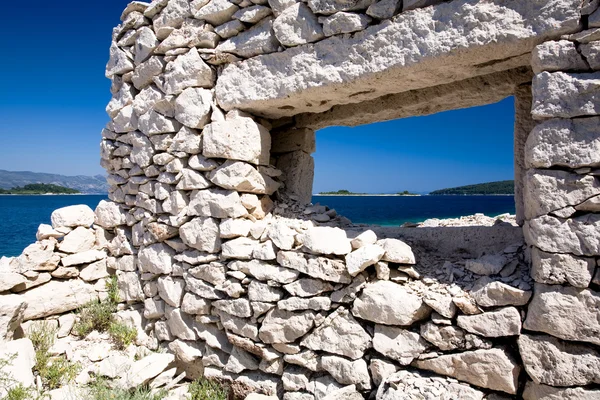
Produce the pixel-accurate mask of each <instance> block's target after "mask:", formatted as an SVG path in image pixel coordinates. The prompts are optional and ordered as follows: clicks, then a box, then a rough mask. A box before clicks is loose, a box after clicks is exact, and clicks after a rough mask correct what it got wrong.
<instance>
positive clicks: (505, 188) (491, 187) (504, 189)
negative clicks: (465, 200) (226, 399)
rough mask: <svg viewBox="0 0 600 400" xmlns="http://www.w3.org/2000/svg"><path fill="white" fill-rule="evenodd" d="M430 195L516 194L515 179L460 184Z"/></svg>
mask: <svg viewBox="0 0 600 400" xmlns="http://www.w3.org/2000/svg"><path fill="white" fill-rule="evenodd" d="M429 194H430V195H443V194H445V195H448V194H455V195H476V194H487V195H493V194H515V181H498V182H488V183H480V184H478V185H468V186H460V187H455V188H450V189H442V190H435V191H433V192H431V193H429Z"/></svg>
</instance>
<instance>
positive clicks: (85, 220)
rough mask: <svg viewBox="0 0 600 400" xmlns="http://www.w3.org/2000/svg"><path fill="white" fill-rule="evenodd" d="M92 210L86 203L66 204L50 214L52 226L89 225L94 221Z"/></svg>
mask: <svg viewBox="0 0 600 400" xmlns="http://www.w3.org/2000/svg"><path fill="white" fill-rule="evenodd" d="M94 218H95V214H94V211H93V210H92V209H91V208H90V207H88V206H86V205H77V206H68V207H64V208H59V209H58V210H55V211H54V212H53V213H52V215H51V216H50V220H51V221H52V227H53V228H60V227H65V226H66V227H70V228H74V227H77V226H83V227H89V226H90V225H92V224H93V223H94Z"/></svg>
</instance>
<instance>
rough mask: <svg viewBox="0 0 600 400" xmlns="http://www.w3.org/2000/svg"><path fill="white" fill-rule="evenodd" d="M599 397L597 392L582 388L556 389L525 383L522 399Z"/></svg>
mask: <svg viewBox="0 0 600 400" xmlns="http://www.w3.org/2000/svg"><path fill="white" fill-rule="evenodd" d="M598 396H600V391H598V390H593V389H592V390H588V389H584V388H556V387H552V386H546V385H537V384H535V383H533V382H527V385H526V386H525V391H524V392H523V399H525V400H595V399H597V398H598Z"/></svg>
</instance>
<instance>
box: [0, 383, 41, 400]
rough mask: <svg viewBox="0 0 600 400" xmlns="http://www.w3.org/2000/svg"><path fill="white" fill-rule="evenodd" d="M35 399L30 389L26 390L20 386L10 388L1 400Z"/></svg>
mask: <svg viewBox="0 0 600 400" xmlns="http://www.w3.org/2000/svg"><path fill="white" fill-rule="evenodd" d="M35 398H37V396H36V394H35V392H34V391H33V389H32V388H26V387H25V386H23V385H22V384H18V385H17V386H15V387H12V388H10V389H9V390H8V392H6V396H4V397H3V398H2V400H31V399H35Z"/></svg>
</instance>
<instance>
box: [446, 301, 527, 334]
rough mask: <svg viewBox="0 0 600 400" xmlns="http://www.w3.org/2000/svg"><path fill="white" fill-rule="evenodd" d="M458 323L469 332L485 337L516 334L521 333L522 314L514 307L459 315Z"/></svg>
mask: <svg viewBox="0 0 600 400" xmlns="http://www.w3.org/2000/svg"><path fill="white" fill-rule="evenodd" d="M456 323H457V324H458V326H460V327H461V328H463V329H464V330H466V331H468V332H471V333H475V334H477V335H481V336H485V337H502V336H516V335H519V334H520V333H521V314H520V313H519V310H517V309H516V308H514V307H506V308H501V309H498V310H494V311H488V312H485V313H483V314H478V315H459V316H458V318H457V319H456Z"/></svg>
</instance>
